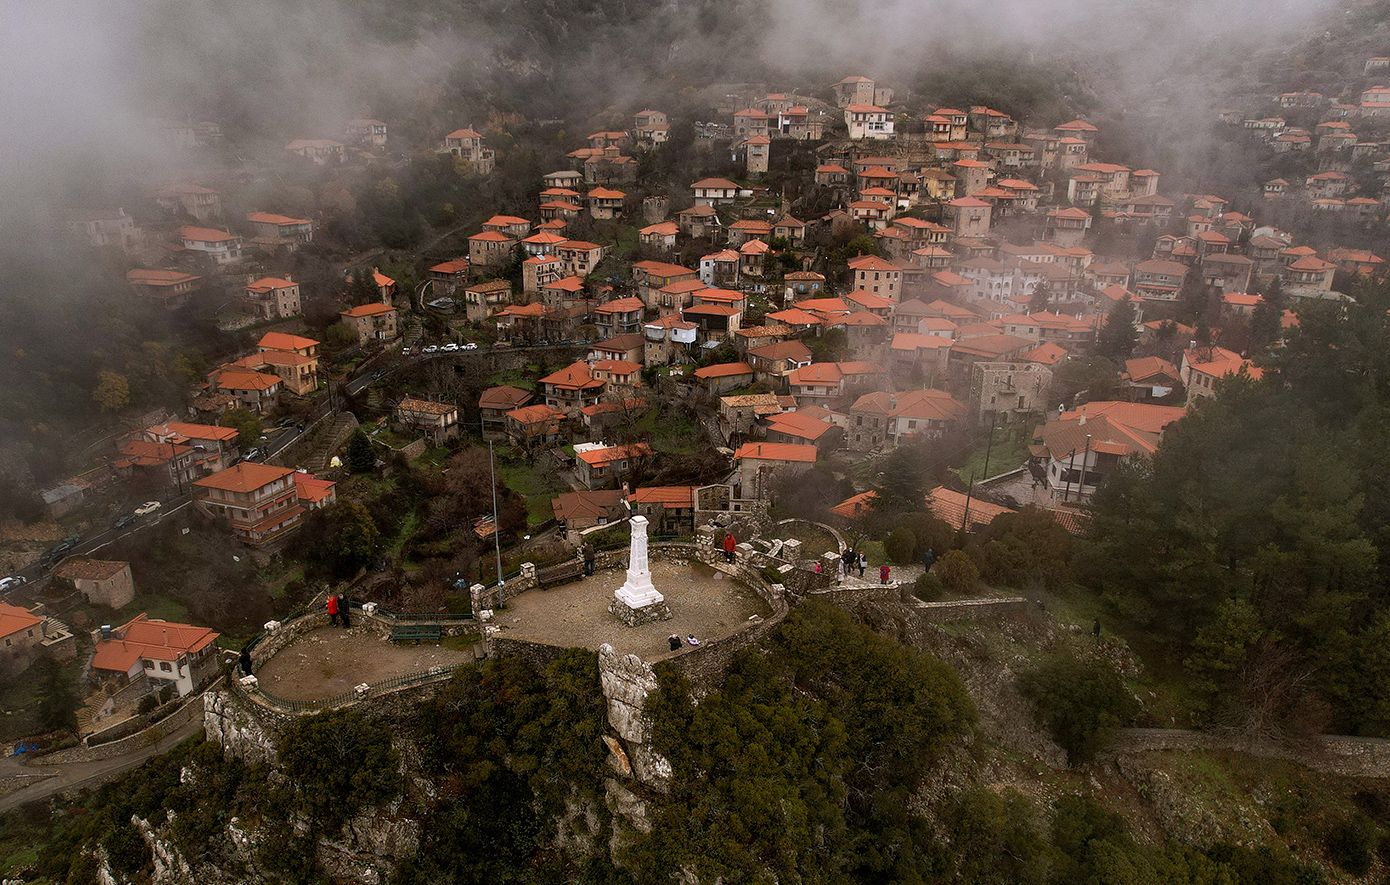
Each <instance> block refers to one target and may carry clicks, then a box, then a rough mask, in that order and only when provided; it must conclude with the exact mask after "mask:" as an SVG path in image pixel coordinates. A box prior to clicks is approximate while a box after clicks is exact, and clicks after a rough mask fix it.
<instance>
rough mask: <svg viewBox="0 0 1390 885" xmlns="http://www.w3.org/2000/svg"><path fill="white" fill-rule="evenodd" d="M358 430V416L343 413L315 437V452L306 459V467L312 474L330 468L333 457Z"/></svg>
mask: <svg viewBox="0 0 1390 885" xmlns="http://www.w3.org/2000/svg"><path fill="white" fill-rule="evenodd" d="M356 428H357V416H356V415H353V414H352V413H351V412H343V413H341V414H339V415H338V416H337V417H336V418H334V419H333V423H332V424H331V425H329V426H328V427H327V428H326V429H325V430H322V431H320V432H319V433H318V434H316V435H315V439H314V450H313V452H312V453H311V454H310V455H309V457H307V458H305V459H304V467H305V468H306V469H307V470H308V471H309V472H310V473H320V472H322V471H323V470H325V469H327V468H328V462H329V461H331V460H333V455H334V454H335V453H336V452H337V451H338V449H339V448H341V447H342V445H343V443H345V442H347V438H348V437H349V436H351V435H352V431H353V430H355V429H356Z"/></svg>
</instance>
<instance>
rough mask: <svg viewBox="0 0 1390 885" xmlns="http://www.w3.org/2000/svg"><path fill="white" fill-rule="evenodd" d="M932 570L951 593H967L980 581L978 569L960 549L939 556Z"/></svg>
mask: <svg viewBox="0 0 1390 885" xmlns="http://www.w3.org/2000/svg"><path fill="white" fill-rule="evenodd" d="M933 571H934V572H935V573H936V576H937V578H938V579H940V581H941V584H942V586H944V587H945V588H946V589H947V590H950V591H951V592H952V593H969V592H971V591H972V590H974V589H975V587H976V586H977V585H978V584H979V583H980V570H979V569H978V568H976V567H975V563H974V561H972V560H971V559H970V557H969V556H967V555H966V554H965V553H963V552H962V551H960V550H951V551H949V552H948V553H947V554H946V555H945V556H943V557H941V559H940V561H938V562H937V563H936V567H935V568H934V569H933Z"/></svg>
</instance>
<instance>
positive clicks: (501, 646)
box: [488, 637, 567, 672]
mask: <svg viewBox="0 0 1390 885" xmlns="http://www.w3.org/2000/svg"><path fill="white" fill-rule="evenodd" d="M490 645H491V649H490V651H489V653H488V654H489V656H490V657H494V658H507V657H516V658H521V659H522V660H524V661H526V662H528V663H530V664H531V665H532V666H533V667H535V668H536V669H537V670H540V671H542V672H544V670H545V668H547V667H549V666H550V665H551V664H553V663H555V662H556V661H558V660H559V659H560V657H561V656H562V655H564V653H565V652H566V651H567V649H564V648H561V647H560V646H558V645H545V644H543V643H540V642H531V641H529V640H526V639H502V638H500V637H494V638H493V639H492V641H491V643H490Z"/></svg>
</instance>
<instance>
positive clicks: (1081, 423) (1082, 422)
mask: <svg viewBox="0 0 1390 885" xmlns="http://www.w3.org/2000/svg"><path fill="white" fill-rule="evenodd" d="M1076 423H1077V426H1078V427H1085V426H1086V413H1085V412H1082V413H1081V420H1080V421H1078V422H1076Z"/></svg>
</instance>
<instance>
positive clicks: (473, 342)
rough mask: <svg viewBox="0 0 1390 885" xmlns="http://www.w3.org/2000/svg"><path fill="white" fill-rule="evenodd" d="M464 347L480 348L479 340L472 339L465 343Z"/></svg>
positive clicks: (469, 348)
mask: <svg viewBox="0 0 1390 885" xmlns="http://www.w3.org/2000/svg"><path fill="white" fill-rule="evenodd" d="M463 349H464V350H477V349H478V342H476V341H470V342H468V343H467V344H465V345H464V346H463Z"/></svg>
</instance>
